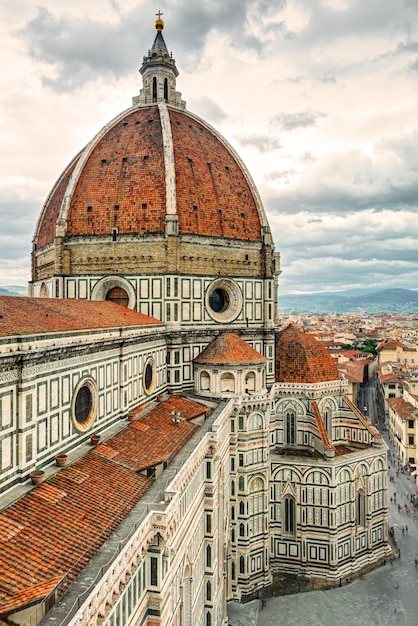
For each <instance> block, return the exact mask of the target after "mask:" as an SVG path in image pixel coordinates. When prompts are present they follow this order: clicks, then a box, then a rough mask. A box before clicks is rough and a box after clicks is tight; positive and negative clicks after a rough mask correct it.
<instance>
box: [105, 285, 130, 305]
mask: <svg viewBox="0 0 418 626" xmlns="http://www.w3.org/2000/svg"><path fill="white" fill-rule="evenodd" d="M106 300H110V301H111V302H114V303H115V304H120V306H126V307H127V306H128V304H129V296H128V294H127V293H126V291H125V290H124V289H123V288H122V287H112V289H109V291H108V292H107V294H106Z"/></svg>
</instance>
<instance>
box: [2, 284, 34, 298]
mask: <svg viewBox="0 0 418 626" xmlns="http://www.w3.org/2000/svg"><path fill="white" fill-rule="evenodd" d="M27 295H28V288H27V287H22V285H7V287H0V296H27Z"/></svg>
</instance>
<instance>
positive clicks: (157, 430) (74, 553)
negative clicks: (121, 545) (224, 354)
mask: <svg viewBox="0 0 418 626" xmlns="http://www.w3.org/2000/svg"><path fill="white" fill-rule="evenodd" d="M172 410H177V411H181V413H182V416H183V415H184V417H185V420H184V421H183V420H182V421H181V422H180V423H179V424H173V422H172V421H171V418H172V415H171V411H172ZM206 410H207V409H206V407H203V406H202V405H198V404H197V403H193V402H190V401H188V400H185V399H183V398H177V397H175V398H174V397H173V398H170V399H169V400H168V401H167V402H166V403H164V402H163V403H161V404H160V405H158V406H157V407H156V408H155V409H153V410H151V411H150V412H149V413H147V414H144V415H142V416H141V417H140V418H138V421H137V422H132V423H131V424H130V425H129V426H128V427H127V428H125V429H124V430H123V431H121V432H120V433H118V434H117V435H115V436H113V437H111V438H110V439H109V440H107V441H106V442H105V444H103V445H101V446H98V447H97V448H95V449H94V450H92V451H91V452H89V453H88V454H87V455H85V456H84V457H82V458H80V459H78V460H77V461H75V462H74V463H72V464H71V465H69V466H68V467H66V468H63V469H62V470H60V471H59V472H58V473H57V474H56V475H55V476H53V477H52V478H50V479H48V480H47V481H45V482H43V483H42V484H41V485H39V486H37V487H34V488H33V489H32V490H31V491H30V492H29V493H27V494H26V495H25V496H24V497H22V498H21V499H20V500H18V501H16V502H14V503H13V504H12V505H10V506H9V507H8V508H6V509H4V510H3V511H1V512H0V572H1V576H0V614H1V615H5V614H7V613H8V612H11V611H15V610H17V609H20V608H23V607H25V606H28V605H30V604H31V603H33V602H36V601H39V600H41V599H42V598H44V597H46V596H47V595H48V594H49V593H50V592H51V591H52V590H53V589H54V587H55V586H56V585H57V584H59V583H60V582H61V581H64V582H63V585H62V587H60V593H63V591H65V588H66V586H68V584H70V583H71V582H72V580H74V579H75V577H76V576H77V575H78V574H79V573H80V572H81V571H82V570H83V568H84V567H85V566H86V565H87V563H88V562H89V560H90V559H91V558H92V557H93V556H94V554H95V553H96V552H97V550H98V549H99V548H100V546H101V545H102V544H103V543H104V542H105V541H106V539H107V538H108V537H109V536H110V535H111V534H112V533H113V532H114V530H115V529H116V527H117V526H118V525H119V523H120V522H121V521H122V520H123V519H124V518H125V517H126V516H127V514H128V513H129V511H130V510H131V509H132V508H133V506H135V504H136V503H137V502H138V501H139V500H140V499H141V498H142V496H143V495H144V493H145V492H146V491H147V489H148V488H149V487H150V485H151V484H152V481H151V480H150V479H148V478H146V477H145V476H143V475H141V474H139V473H138V470H141V469H142V468H145V467H147V466H148V465H149V464H151V465H154V464H157V463H159V462H162V461H167V460H169V459H170V458H172V457H174V456H175V454H177V452H178V451H179V450H180V449H181V447H182V446H183V445H184V444H185V442H186V441H187V440H188V439H189V438H190V437H191V435H192V434H193V433H194V432H195V431H196V429H197V428H198V427H197V426H196V425H194V424H192V423H190V422H188V421H187V419H189V418H191V417H193V416H195V415H197V414H202V413H204V412H206ZM141 423H144V424H146V425H147V426H148V427H149V429H148V430H147V431H146V432H144V431H142V430H141V429H140V428H138V425H139V424H141ZM109 452H111V453H109Z"/></svg>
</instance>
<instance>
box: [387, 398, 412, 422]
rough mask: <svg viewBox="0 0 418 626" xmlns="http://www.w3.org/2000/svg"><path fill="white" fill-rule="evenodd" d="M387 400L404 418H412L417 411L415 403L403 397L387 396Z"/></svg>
mask: <svg viewBox="0 0 418 626" xmlns="http://www.w3.org/2000/svg"><path fill="white" fill-rule="evenodd" d="M386 402H387V403H388V405H389V406H390V407H391V408H392V409H394V410H395V411H396V413H397V414H398V415H399V417H400V418H401V419H404V420H405V419H408V418H410V417H411V415H413V414H414V413H415V411H416V408H415V407H414V406H413V404H411V403H410V402H407V400H404V399H403V398H387V400H386Z"/></svg>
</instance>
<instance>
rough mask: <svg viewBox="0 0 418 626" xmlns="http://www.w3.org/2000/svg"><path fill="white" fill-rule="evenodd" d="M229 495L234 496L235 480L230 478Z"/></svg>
mask: <svg viewBox="0 0 418 626" xmlns="http://www.w3.org/2000/svg"><path fill="white" fill-rule="evenodd" d="M231 496H235V480H231Z"/></svg>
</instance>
